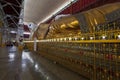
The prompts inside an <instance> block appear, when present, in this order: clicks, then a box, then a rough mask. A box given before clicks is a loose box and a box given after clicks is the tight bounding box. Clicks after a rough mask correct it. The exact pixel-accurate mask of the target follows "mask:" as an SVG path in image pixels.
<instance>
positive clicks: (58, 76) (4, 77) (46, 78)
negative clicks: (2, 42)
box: [0, 47, 87, 80]
mask: <svg viewBox="0 0 120 80" xmlns="http://www.w3.org/2000/svg"><path fill="white" fill-rule="evenodd" d="M0 80H87V79H85V78H83V77H82V76H80V75H78V74H77V73H74V72H72V71H70V70H68V69H66V68H64V67H62V66H60V65H59V64H55V63H54V62H52V61H50V60H48V59H45V58H44V57H41V56H40V55H38V54H35V53H31V52H27V51H23V52H18V50H17V48H16V47H9V48H8V47H7V48H0Z"/></svg>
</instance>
